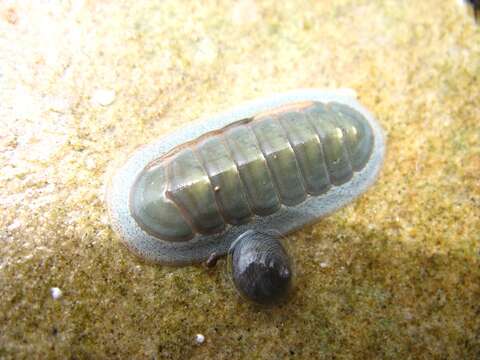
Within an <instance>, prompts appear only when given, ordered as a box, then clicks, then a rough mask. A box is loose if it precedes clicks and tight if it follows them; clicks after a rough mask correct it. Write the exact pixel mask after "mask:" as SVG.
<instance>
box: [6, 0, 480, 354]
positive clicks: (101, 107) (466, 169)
mask: <svg viewBox="0 0 480 360" xmlns="http://www.w3.org/2000/svg"><path fill="white" fill-rule="evenodd" d="M0 54H1V59H2V61H1V62H0V124H1V125H2V129H3V131H2V134H1V135H0V168H1V171H0V199H1V201H0V209H1V212H0V214H1V215H0V241H1V246H0V289H1V290H2V296H1V298H0V314H1V315H0V358H7V359H8V358H62V359H63V358H157V359H160V358H172V359H186V358H219V359H237V358H239V359H240V358H267V359H272V358H273V359H275V358H288V357H292V358H325V359H331V358H366V359H371V358H398V359H405V358H451V359H473V358H478V357H479V356H480V338H479V334H480V316H479V314H480V302H479V299H480V266H479V265H480V180H479V179H480V177H479V174H480V122H479V119H480V97H479V96H478V94H479V93H480V81H479V76H480V27H478V26H476V25H475V22H474V21H473V19H472V18H471V17H468V16H467V15H466V14H465V11H464V9H463V8H461V7H459V6H458V4H457V2H455V1H448V2H445V3H442V5H441V6H439V4H438V2H437V1H433V0H425V1H403V2H398V1H378V0H377V1H349V0H341V1H335V2H331V1H312V2H305V1H293V0H290V1H282V2H278V1H254V0H240V1H236V2H229V1H201V2H200V1H162V2H156V1H152V2H134V1H102V2H97V1H86V2H78V1H75V2H57V1H53V2H48V3H44V2H42V3H40V2H5V3H2V4H1V5H0ZM308 87H312V88H322V87H333V88H337V87H343V88H352V89H354V90H355V91H356V92H357V93H358V95H359V97H360V100H361V102H362V103H363V104H365V106H366V107H367V108H368V109H370V110H371V111H372V113H374V114H375V116H376V118H378V120H379V122H380V123H381V124H382V126H383V127H384V129H385V130H386V136H387V141H388V153H387V157H386V161H385V166H384V169H383V172H382V174H381V176H380V179H379V182H378V183H377V185H376V186H374V187H373V188H372V189H371V190H369V192H368V193H367V194H366V195H364V196H363V197H362V198H361V199H359V200H358V201H357V202H355V203H354V204H352V205H350V206H349V207H347V208H345V209H343V210H341V211H339V212H337V213H335V214H333V215H332V216H330V217H328V218H326V219H324V220H322V221H321V222H320V223H318V224H316V225H314V226H311V227H308V228H305V229H304V230H302V231H299V232H297V233H295V234H293V235H291V236H289V237H288V243H289V248H290V249H291V256H292V257H293V258H294V259H295V264H296V272H297V275H296V285H295V289H296V291H295V294H294V296H293V298H292V299H291V300H290V301H289V302H288V303H286V304H282V305H281V306H279V307H274V308H271V309H263V308H257V307H255V306H253V305H251V304H249V303H248V302H245V301H243V300H242V299H240V298H239V297H238V296H237V294H236V292H235V290H234V288H233V287H232V285H231V283H230V282H229V280H228V279H227V277H226V276H225V261H223V260H222V261H220V262H219V263H218V264H217V266H216V268H214V269H212V270H206V269H205V268H203V267H183V268H170V267H161V266H155V265H151V264H145V263H142V262H141V261H139V259H137V258H136V257H134V256H132V254H131V253H130V252H129V251H128V250H126V249H125V248H124V247H123V246H122V245H121V244H120V242H119V240H118V238H117V237H116V235H115V234H114V233H113V232H112V230H111V229H110V227H109V221H108V217H107V213H106V209H105V204H104V201H103V196H104V187H105V184H106V183H107V181H108V179H109V176H110V174H111V173H112V170H114V169H115V167H116V166H117V165H118V163H119V162H121V161H122V158H124V157H125V155H127V154H128V153H129V152H130V151H131V150H132V149H134V148H136V147H138V146H140V145H142V144H144V143H147V142H149V141H152V140H154V139H156V138H158V137H159V136H162V135H163V134H166V133H168V132H170V131H172V130H173V129H176V128H178V127H180V126H182V125H186V124H188V123H190V122H191V121H193V120H194V119H196V118H197V117H199V116H203V115H208V114H214V113H217V112H220V111H222V110H226V109H228V108H229V107H231V106H233V105H238V104H239V103H241V102H243V101H245V100H249V99H253V98H257V97H260V96H267V95H270V94H272V93H274V92H283V91H287V90H291V89H295V88H308ZM53 289H55V290H53ZM198 335H202V337H200V338H201V339H203V340H202V341H198V339H199V336H198Z"/></svg>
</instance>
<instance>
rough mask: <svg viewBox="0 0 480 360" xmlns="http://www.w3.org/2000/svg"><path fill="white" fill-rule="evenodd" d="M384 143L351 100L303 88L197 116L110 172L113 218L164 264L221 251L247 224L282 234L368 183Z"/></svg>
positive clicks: (128, 238)
mask: <svg viewBox="0 0 480 360" xmlns="http://www.w3.org/2000/svg"><path fill="white" fill-rule="evenodd" d="M383 155H384V140H383V135H382V131H381V129H380V127H379V126H378V124H377V123H376V121H375V120H374V119H373V117H372V116H371V115H370V114H369V113H368V112H367V111H366V110H365V109H363V108H362V107H361V106H360V105H359V104H358V103H357V102H356V100H355V99H353V98H352V97H349V96H342V95H339V94H338V93H336V92H328V91H327V92H325V91H319V90H303V91H296V92H291V93H288V94H283V95H277V96H275V97H272V98H270V99H263V100H260V101H257V102H253V103H250V104H247V105H245V106H243V107H240V108H238V109H235V110H233V111H231V112H228V113H226V114H224V115H221V116H218V117H214V118H211V119H207V120H204V121H201V122H198V123H197V125H195V126H192V127H189V128H188V129H185V130H180V131H179V132H176V133H174V134H172V135H170V136H167V137H166V138H163V139H161V140H160V141H159V142H157V143H154V144H152V145H150V146H148V147H146V148H143V149H142V150H140V151H139V152H137V153H136V154H134V155H133V156H132V157H131V158H130V160H129V161H127V163H126V165H125V166H124V167H122V168H121V169H120V171H119V172H118V173H117V174H116V176H115V177H114V178H113V179H112V183H111V186H110V190H109V196H108V204H109V211H110V215H111V218H112V223H113V226H114V228H115V229H116V230H117V232H119V233H120V236H121V237H122V238H123V239H124V240H125V242H126V243H127V245H128V246H129V247H130V248H132V249H133V250H134V251H135V252H137V253H138V254H140V255H141V256H143V257H145V258H147V259H149V260H153V261H157V262H161V263H168V264H188V263H194V262H198V261H203V260H205V259H206V258H208V256H209V254H210V253H212V252H216V253H225V252H226V251H227V249H228V247H229V245H230V244H231V242H232V241H233V240H234V239H235V238H236V237H237V236H238V235H239V234H241V233H242V232H244V231H246V230H248V229H262V228H263V229H265V228H273V229H275V230H277V231H279V232H280V233H282V234H284V233H287V232H290V231H293V230H294V229H296V228H298V227H300V226H302V225H305V224H307V223H311V222H314V221H315V220H317V219H319V218H320V217H322V216H324V215H326V214H327V213H329V212H331V211H333V210H335V209H337V208H339V207H341V206H343V205H345V204H347V203H348V202H350V201H351V200H352V199H354V198H355V197H356V196H358V195H359V194H360V193H362V192H363V191H365V190H366V188H367V187H368V186H369V185H371V184H372V183H373V181H374V180H375V178H376V176H377V174H378V171H379V169H380V167H381V163H382V160H383Z"/></svg>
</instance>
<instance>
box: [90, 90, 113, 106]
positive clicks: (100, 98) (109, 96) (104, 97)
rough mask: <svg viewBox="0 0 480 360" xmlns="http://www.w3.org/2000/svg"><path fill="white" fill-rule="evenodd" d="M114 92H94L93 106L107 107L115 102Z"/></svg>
mask: <svg viewBox="0 0 480 360" xmlns="http://www.w3.org/2000/svg"><path fill="white" fill-rule="evenodd" d="M115 96H116V94H115V91H114V90H109V89H99V90H95V92H94V93H93V95H92V103H93V104H94V105H101V106H108V105H111V104H112V103H113V102H114V101H115Z"/></svg>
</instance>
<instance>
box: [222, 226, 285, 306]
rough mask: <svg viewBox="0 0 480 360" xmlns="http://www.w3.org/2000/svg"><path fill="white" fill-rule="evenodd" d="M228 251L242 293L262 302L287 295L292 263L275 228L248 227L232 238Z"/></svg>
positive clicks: (279, 299) (236, 281)
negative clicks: (271, 229) (233, 239)
mask: <svg viewBox="0 0 480 360" xmlns="http://www.w3.org/2000/svg"><path fill="white" fill-rule="evenodd" d="M229 253H230V258H229V267H230V272H231V277H232V281H233V283H234V284H235V287H236V289H237V290H238V292H239V293H240V295H241V296H243V297H244V298H246V299H248V300H250V301H253V302H255V303H258V304H263V305H272V304H275V303H278V302H280V301H282V300H284V299H286V298H287V296H288V294H289V292H290V288H291V287H292V279H293V266H292V261H291V259H290V256H289V255H288V253H287V251H286V249H285V247H284V246H283V244H282V243H281V241H280V237H279V236H278V235H277V234H276V233H275V232H273V231H269V232H259V231H254V230H248V231H246V232H245V233H243V234H242V235H240V236H239V238H238V239H237V240H235V241H234V242H233V244H232V246H231V248H230V251H229Z"/></svg>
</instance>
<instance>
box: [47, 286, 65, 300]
mask: <svg viewBox="0 0 480 360" xmlns="http://www.w3.org/2000/svg"><path fill="white" fill-rule="evenodd" d="M50 294H52V298H53V300H58V299H60V298H61V297H62V295H63V292H62V290H60V288H58V287H52V288H50Z"/></svg>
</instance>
